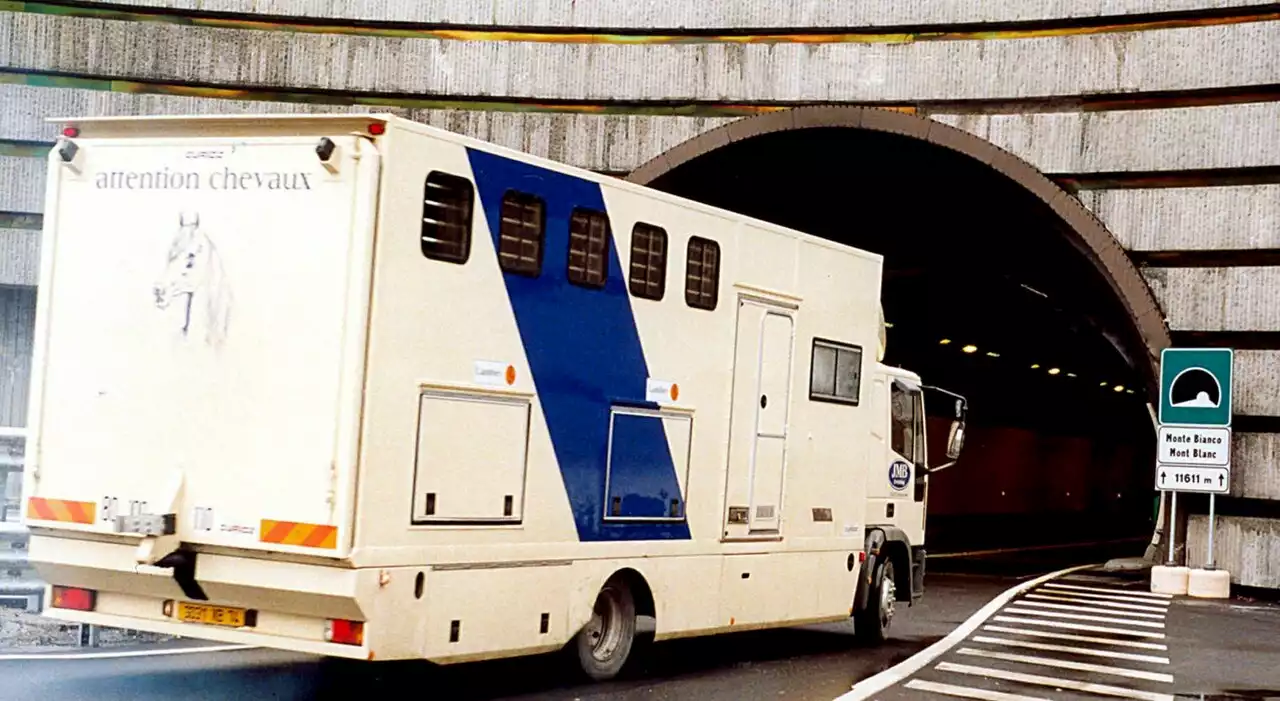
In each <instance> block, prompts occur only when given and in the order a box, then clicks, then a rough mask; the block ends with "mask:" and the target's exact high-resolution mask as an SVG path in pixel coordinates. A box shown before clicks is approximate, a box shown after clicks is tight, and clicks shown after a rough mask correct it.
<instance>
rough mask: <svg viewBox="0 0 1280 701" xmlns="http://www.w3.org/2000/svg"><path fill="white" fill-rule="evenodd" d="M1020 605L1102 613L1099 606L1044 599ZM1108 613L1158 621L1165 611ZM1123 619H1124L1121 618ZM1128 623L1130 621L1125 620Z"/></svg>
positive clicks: (1109, 612)
mask: <svg viewBox="0 0 1280 701" xmlns="http://www.w3.org/2000/svg"><path fill="white" fill-rule="evenodd" d="M1018 605H1019V606H1031V607H1034V608H1045V609H1053V610H1055V611H1082V612H1083V611H1088V612H1093V613H1101V612H1100V611H1098V607H1097V606H1080V605H1077V604H1051V603H1048V602H1044V601H1019V602H1018ZM1106 613H1108V614H1111V615H1113V616H1128V617H1130V618H1147V619H1151V620H1156V621H1162V620H1164V614H1163V613H1146V612H1142V611H1120V610H1117V611H1107V612H1106ZM1120 620H1123V619H1120ZM1125 622H1126V623H1127V622H1128V621H1125Z"/></svg>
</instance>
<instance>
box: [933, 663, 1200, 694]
mask: <svg viewBox="0 0 1280 701" xmlns="http://www.w3.org/2000/svg"><path fill="white" fill-rule="evenodd" d="M936 669H937V670H938V671H940V672H955V673H957V674H968V675H971V676H976V677H987V678H988V679H1003V680H1005V681H1010V682H1021V683H1023V684H1035V685H1037V686H1049V687H1053V688H1055V689H1071V690H1072V691H1083V692H1086V693H1090V694H1098V695H1100V696H1118V697H1120V698H1125V699H1139V701H1175V699H1174V697H1173V694H1160V693H1155V692H1151V691H1140V690H1138V689H1127V688H1125V687H1123V686H1112V685H1109V684H1094V683H1092V682H1082V681H1077V680H1075V679H1063V678H1061V677H1046V676H1043V675H1040V674H1023V673H1022V672H1011V671H1009V670H1007V669H996V668H994V667H975V666H973V665H967V664H955V663H953V662H939V663H938V666H937V667H936Z"/></svg>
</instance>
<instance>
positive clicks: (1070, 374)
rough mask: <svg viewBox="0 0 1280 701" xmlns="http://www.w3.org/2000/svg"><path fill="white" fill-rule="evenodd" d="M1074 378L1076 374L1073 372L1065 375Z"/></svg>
mask: <svg viewBox="0 0 1280 701" xmlns="http://www.w3.org/2000/svg"><path fill="white" fill-rule="evenodd" d="M1075 376H1076V374H1075V373H1074V372H1069V373H1067V377H1075Z"/></svg>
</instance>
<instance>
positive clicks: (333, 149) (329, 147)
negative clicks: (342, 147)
mask: <svg viewBox="0 0 1280 701" xmlns="http://www.w3.org/2000/svg"><path fill="white" fill-rule="evenodd" d="M338 152H339V149H338V145H337V144H335V143H334V142H333V139H330V138H329V137H327V136H325V137H321V138H320V141H319V142H317V143H316V157H317V158H319V159H320V164H321V165H323V166H324V168H325V170H327V171H329V172H330V173H337V172H338Z"/></svg>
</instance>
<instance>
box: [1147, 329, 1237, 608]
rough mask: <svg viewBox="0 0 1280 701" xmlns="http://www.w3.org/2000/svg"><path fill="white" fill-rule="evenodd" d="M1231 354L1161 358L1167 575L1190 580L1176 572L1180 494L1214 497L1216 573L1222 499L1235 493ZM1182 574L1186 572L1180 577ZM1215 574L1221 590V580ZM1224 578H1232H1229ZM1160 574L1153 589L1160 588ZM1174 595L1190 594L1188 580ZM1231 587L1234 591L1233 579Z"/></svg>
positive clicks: (1209, 351) (1159, 462) (1160, 463)
mask: <svg viewBox="0 0 1280 701" xmlns="http://www.w3.org/2000/svg"><path fill="white" fill-rule="evenodd" d="M1234 356H1235V354H1234V352H1233V351H1232V350H1231V349H1230V348H1166V349H1165V350H1164V351H1163V352H1162V353H1161V354H1160V413H1159V424H1160V426H1159V438H1158V441H1157V452H1156V475H1155V477H1156V489H1158V490H1161V491H1167V492H1169V503H1170V507H1169V561H1168V566H1167V567H1165V568H1162V572H1161V574H1162V575H1169V576H1172V577H1175V578H1185V577H1186V576H1187V574H1186V572H1187V569H1186V568H1185V567H1182V568H1179V567H1176V564H1177V563H1176V562H1175V561H1174V549H1173V542H1174V534H1175V529H1176V527H1177V526H1176V515H1177V503H1178V501H1177V500H1178V492H1198V493H1201V494H1208V495H1209V538H1208V541H1209V542H1208V545H1209V552H1208V557H1207V559H1206V564H1207V566H1206V568H1205V570H1209V571H1212V570H1213V569H1214V557H1213V540H1214V527H1215V524H1214V520H1215V519H1214V516H1215V515H1216V514H1215V511H1216V508H1215V507H1216V503H1215V501H1216V497H1217V495H1218V494H1226V493H1227V492H1229V491H1230V489H1231V370H1232V365H1233V361H1234V359H1235V357H1234ZM1178 571H1180V572H1178ZM1211 574H1214V577H1213V579H1214V582H1215V586H1216V585H1217V582H1218V581H1219V580H1220V579H1221V576H1220V575H1218V574H1217V573H1211ZM1221 575H1227V573H1225V572H1223V573H1221ZM1155 576H1156V573H1155V572H1154V571H1153V574H1152V577H1153V579H1152V588H1153V589H1155V588H1157V583H1156V581H1155ZM1181 581H1182V584H1181V586H1179V585H1178V584H1176V583H1175V584H1172V585H1171V586H1172V588H1173V589H1174V590H1179V589H1180V590H1181V591H1173V592H1171V593H1184V594H1185V593H1187V588H1186V587H1187V584H1186V581H1187V580H1186V579H1181ZM1226 586H1227V588H1228V589H1229V588H1230V579H1229V575H1228V576H1227V579H1226Z"/></svg>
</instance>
